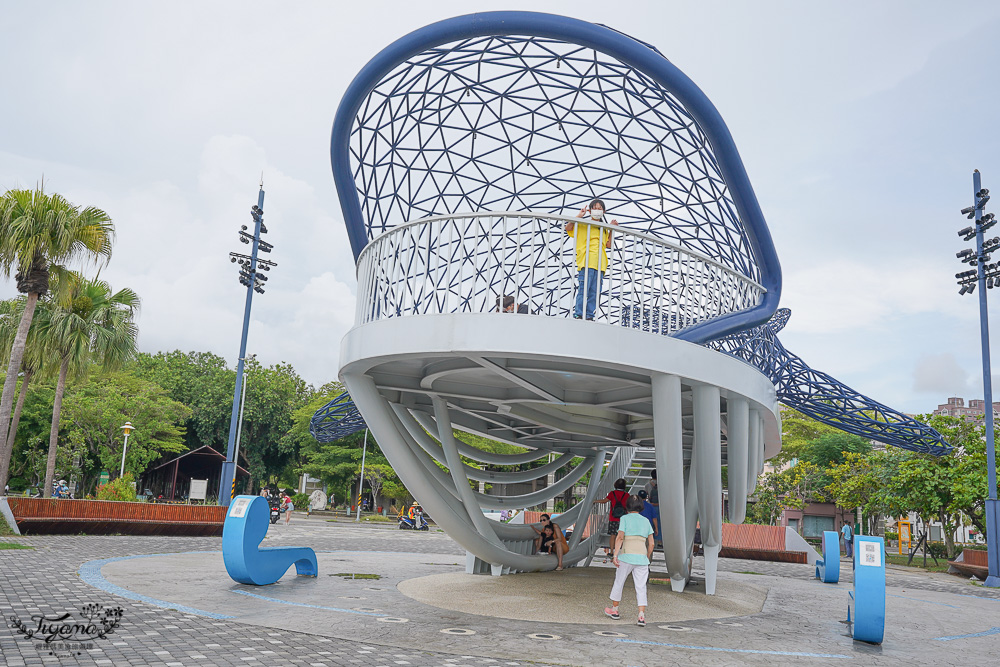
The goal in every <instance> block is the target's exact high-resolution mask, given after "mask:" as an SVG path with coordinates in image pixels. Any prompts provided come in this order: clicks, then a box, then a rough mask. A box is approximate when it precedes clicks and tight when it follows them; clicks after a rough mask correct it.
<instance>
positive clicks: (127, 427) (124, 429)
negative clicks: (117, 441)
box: [118, 422, 135, 477]
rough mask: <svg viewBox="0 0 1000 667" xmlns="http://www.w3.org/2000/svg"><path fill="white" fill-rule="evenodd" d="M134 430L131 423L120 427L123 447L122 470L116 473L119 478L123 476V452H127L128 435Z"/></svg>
mask: <svg viewBox="0 0 1000 667" xmlns="http://www.w3.org/2000/svg"><path fill="white" fill-rule="evenodd" d="M134 430H135V429H134V428H133V427H132V422H125V425H124V426H122V433H124V434H125V446H124V447H122V469H121V470H120V471H119V472H118V476H119V477H121V476H122V475H124V474H125V452H127V451H128V434H129V433H131V432H132V431H134Z"/></svg>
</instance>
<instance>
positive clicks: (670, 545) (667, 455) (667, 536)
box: [652, 373, 691, 593]
mask: <svg viewBox="0 0 1000 667" xmlns="http://www.w3.org/2000/svg"><path fill="white" fill-rule="evenodd" d="M652 385H653V439H654V441H655V443H656V447H655V451H656V474H657V486H658V488H659V498H660V530H661V532H662V534H663V557H664V560H665V561H666V564H667V572H668V573H669V574H670V588H671V590H673V591H675V592H677V593H680V592H682V591H683V590H684V585H685V584H686V583H687V579H688V558H687V557H688V556H689V555H690V553H691V552H690V550H689V551H688V552H687V553H685V551H684V545H685V544H687V535H686V532H687V531H686V525H685V521H684V514H685V512H684V449H683V425H682V423H681V379H680V378H679V377H677V376H676V375H665V374H660V373H656V374H654V375H653V376H652Z"/></svg>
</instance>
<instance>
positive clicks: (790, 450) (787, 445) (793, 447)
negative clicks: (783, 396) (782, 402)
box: [768, 406, 843, 468]
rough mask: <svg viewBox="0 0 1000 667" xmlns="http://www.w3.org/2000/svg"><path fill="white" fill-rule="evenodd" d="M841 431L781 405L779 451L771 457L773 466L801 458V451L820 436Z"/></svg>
mask: <svg viewBox="0 0 1000 667" xmlns="http://www.w3.org/2000/svg"><path fill="white" fill-rule="evenodd" d="M833 433H843V431H841V430H840V429H838V428H835V427H833V426H829V425H828V424H824V423H823V422H820V421H816V420H815V419H813V418H812V417H807V416H806V415H804V414H802V413H801V412H799V411H798V410H795V409H793V408H789V407H787V406H781V451H780V452H779V453H778V455H777V456H775V457H773V458H771V459H770V460H769V461H768V463H770V464H771V465H772V466H774V467H775V468H781V467H782V466H783V465H784V464H786V463H788V462H789V461H791V460H792V459H797V458H802V451H803V450H804V449H805V448H806V447H807V446H808V445H809V443H811V442H813V441H814V440H816V439H818V438H819V437H820V436H823V435H828V434H833Z"/></svg>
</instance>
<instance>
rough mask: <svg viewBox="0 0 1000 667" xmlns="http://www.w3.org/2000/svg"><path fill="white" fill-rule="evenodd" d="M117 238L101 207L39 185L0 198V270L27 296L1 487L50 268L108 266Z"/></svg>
mask: <svg viewBox="0 0 1000 667" xmlns="http://www.w3.org/2000/svg"><path fill="white" fill-rule="evenodd" d="M113 239H114V225H113V223H112V222H111V218H110V216H108V214H107V213H105V212H104V211H102V210H101V209H99V208H95V207H92V206H89V207H86V208H81V207H79V206H76V205H74V204H72V203H70V202H69V201H68V200H67V199H66V198H65V197H63V196H62V195H59V194H46V193H45V192H44V191H43V190H42V188H41V187H39V188H36V189H34V190H9V191H7V192H6V193H5V194H4V195H3V197H0V272H2V273H3V274H4V275H5V276H8V277H9V276H10V274H11V271H12V270H14V271H16V275H15V276H14V279H15V282H16V285H17V290H18V292H20V293H22V294H25V295H26V298H25V305H24V309H23V312H22V314H21V319H20V321H19V322H18V327H17V331H16V333H15V335H14V341H13V343H12V345H11V349H10V355H9V357H8V362H7V374H6V376H5V378H4V385H3V392H2V394H0V488H3V486H4V484H5V483H6V481H7V472H8V469H9V466H10V452H9V451H7V449H6V443H7V433H8V429H9V426H10V419H11V412H12V410H13V405H14V393H15V391H16V388H17V376H18V373H19V372H20V370H21V361H22V359H23V357H24V350H25V346H26V345H27V339H28V330H29V329H30V327H31V320H32V318H33V317H34V314H35V307H36V306H37V304H38V299H39V298H40V297H41V296H42V295H44V294H45V293H46V292H48V289H49V272H50V269H51V268H52V267H53V266H54V265H63V264H66V263H68V262H71V261H75V260H79V259H82V260H93V261H94V262H100V261H104V262H106V261H107V260H108V259H110V257H111V245H112V241H113Z"/></svg>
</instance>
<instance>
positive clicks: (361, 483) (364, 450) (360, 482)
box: [354, 429, 368, 523]
mask: <svg viewBox="0 0 1000 667" xmlns="http://www.w3.org/2000/svg"><path fill="white" fill-rule="evenodd" d="M367 453H368V429H365V444H364V446H363V447H362V449H361V479H360V480H358V514H357V516H356V517H354V523H359V522H360V521H361V494H362V493H364V490H365V454H367Z"/></svg>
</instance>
